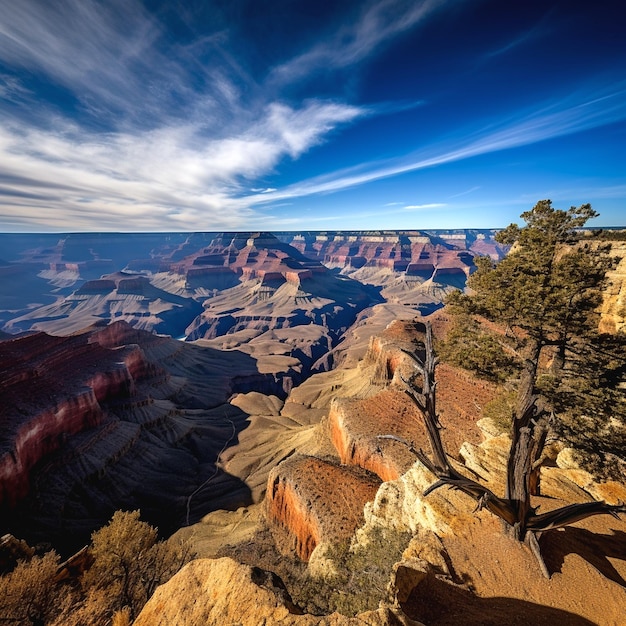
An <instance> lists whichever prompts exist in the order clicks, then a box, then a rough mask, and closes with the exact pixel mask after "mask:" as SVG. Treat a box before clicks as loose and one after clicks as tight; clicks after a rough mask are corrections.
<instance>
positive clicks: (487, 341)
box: [437, 314, 519, 383]
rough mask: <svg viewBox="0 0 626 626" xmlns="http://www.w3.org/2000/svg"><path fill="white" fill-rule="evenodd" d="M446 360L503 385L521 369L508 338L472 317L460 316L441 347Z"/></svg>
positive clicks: (440, 350)
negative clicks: (508, 345)
mask: <svg viewBox="0 0 626 626" xmlns="http://www.w3.org/2000/svg"><path fill="white" fill-rule="evenodd" d="M437 353H438V354H439V356H440V358H441V359H442V360H443V361H446V362H448V363H451V364H452V365H456V366H457V367H463V368H465V369H467V370H470V371H471V372H474V373H475V374H476V375H477V376H479V377H480V378H484V379H486V380H489V381H491V382H495V383H502V382H504V381H505V380H507V378H509V377H510V376H512V375H513V374H514V372H515V371H516V369H517V367H519V363H518V360H517V359H516V358H515V355H514V354H513V352H512V351H511V350H510V349H508V347H507V342H506V339H505V338H504V337H501V336H498V335H496V334H495V333H492V332H489V331H488V330H487V329H486V328H484V327H482V326H481V325H480V323H479V322H478V321H477V320H475V319H474V318H473V317H471V316H469V315H461V314H459V315H457V316H456V317H455V318H454V321H453V326H452V328H451V330H450V331H449V332H448V334H447V336H446V338H445V340H444V341H441V342H439V344H438V345H437Z"/></svg>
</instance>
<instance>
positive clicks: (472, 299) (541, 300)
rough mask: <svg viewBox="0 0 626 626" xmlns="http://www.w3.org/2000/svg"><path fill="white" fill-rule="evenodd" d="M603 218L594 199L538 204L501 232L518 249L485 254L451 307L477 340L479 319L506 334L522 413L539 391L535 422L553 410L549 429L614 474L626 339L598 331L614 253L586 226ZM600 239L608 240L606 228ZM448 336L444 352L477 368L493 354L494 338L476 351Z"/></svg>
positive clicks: (621, 437) (625, 419)
mask: <svg viewBox="0 0 626 626" xmlns="http://www.w3.org/2000/svg"><path fill="white" fill-rule="evenodd" d="M596 215H597V214H596V213H595V211H593V210H592V209H591V207H590V206H589V205H588V204H586V205H582V206H581V207H578V208H576V207H572V208H571V209H569V210H568V211H561V210H557V209H554V208H553V207H552V204H551V202H550V201H549V200H543V201H540V202H539V203H537V205H536V206H535V207H534V208H533V209H532V211H527V212H526V213H524V214H522V218H523V219H524V220H525V221H526V222H527V225H526V226H525V227H523V228H520V227H519V226H517V225H515V224H511V225H510V226H509V227H507V228H506V229H505V230H503V231H501V232H500V233H499V234H498V235H497V239H498V240H499V241H500V242H502V243H507V244H509V245H512V246H513V247H512V249H511V252H510V253H509V255H508V256H507V257H506V258H505V259H503V260H502V261H500V262H499V263H498V264H494V263H493V262H492V260H491V259H490V258H488V257H482V258H478V259H477V260H476V263H477V266H478V270H477V271H476V272H475V273H474V274H473V275H472V276H471V277H470V279H469V281H468V287H469V294H462V293H460V292H457V293H455V294H453V296H451V297H450V298H449V301H448V304H449V308H450V310H451V312H452V313H453V314H454V315H455V317H456V318H457V324H458V325H459V326H460V328H462V329H463V333H466V334H467V337H468V339H467V343H468V344H469V345H470V346H476V345H477V344H476V342H475V340H474V339H473V335H475V334H476V332H477V331H476V328H475V327H476V324H477V322H476V320H477V319H478V316H480V317H482V318H484V319H487V320H489V321H491V322H493V323H495V324H498V325H499V326H500V328H502V330H503V331H504V332H505V334H506V341H507V347H508V349H509V350H510V351H512V352H513V353H514V354H515V355H516V358H515V359H511V360H510V361H509V362H508V366H509V368H508V369H505V370H504V373H503V376H502V377H501V378H504V377H506V376H511V374H513V378H514V379H516V380H517V390H518V397H517V407H516V414H517V416H518V418H519V416H520V415H521V413H522V411H523V406H522V405H523V404H524V403H526V404H527V405H528V406H530V405H529V403H530V402H531V400H532V399H533V398H535V399H536V402H534V404H533V406H534V407H535V408H534V409H533V416H532V422H530V423H529V425H528V426H529V427H531V428H534V426H533V424H540V423H541V424H543V425H546V424H547V420H546V419H545V418H547V417H548V416H549V415H554V416H555V417H556V419H553V420H551V422H550V427H551V428H552V429H554V430H555V431H556V432H557V433H558V434H559V435H560V436H561V437H562V438H564V439H565V440H566V441H567V442H568V443H569V444H570V445H572V446H575V447H578V448H580V449H582V450H584V451H585V452H586V453H587V454H585V455H584V456H583V458H588V459H589V460H590V462H589V463H587V467H588V469H591V470H594V471H595V472H596V473H597V474H598V473H599V475H600V476H606V475H608V474H610V472H611V469H610V465H611V463H609V462H605V461H606V460H607V459H610V458H612V456H611V455H613V456H615V455H618V456H619V455H623V451H624V449H625V448H624V442H625V438H626V401H625V398H624V393H623V391H622V390H620V387H619V386H620V383H621V382H622V381H623V378H624V374H625V372H624V369H625V368H624V365H623V354H624V348H625V346H626V336H625V335H624V334H620V335H617V336H609V335H602V334H600V333H599V332H598V330H597V329H598V322H599V312H598V307H599V305H600V303H601V302H602V293H603V289H604V287H605V282H606V273H607V271H608V270H610V269H611V268H613V267H614V266H615V264H616V260H615V259H614V258H612V257H611V256H610V244H605V245H603V244H597V245H590V244H589V243H588V240H589V239H590V237H589V236H588V235H587V234H585V232H584V231H581V230H580V228H581V227H582V226H583V225H584V224H585V222H586V221H587V220H588V219H590V218H592V217H595V216H596ZM595 238H600V239H602V237H600V234H599V233H596V234H595ZM609 238H610V237H609ZM468 318H469V319H471V320H473V321H472V322H468V321H467V319H468ZM452 336H453V338H454V336H455V335H454V333H453V335H452ZM461 337H462V335H461ZM448 343H450V344H451V346H452V347H453V348H454V350H452V349H451V348H450V347H448V346H447V345H445V344H444V350H443V353H442V356H443V358H450V357H449V356H448V355H449V353H450V352H451V351H452V353H453V359H454V362H455V363H456V364H458V365H462V366H463V367H466V368H467V369H470V370H473V371H475V372H477V373H478V374H479V375H480V374H481V370H484V369H485V367H484V363H487V362H488V361H489V359H493V356H492V352H490V348H489V344H487V345H486V346H485V347H484V348H483V347H482V346H477V347H476V350H477V351H478V356H476V355H475V354H474V353H471V352H470V351H471V347H467V346H465V344H464V342H463V339H462V338H457V339H456V341H454V340H452V341H450V342H448ZM457 344H458V346H457ZM455 346H457V347H455ZM446 349H447V351H446ZM468 352H470V353H469V354H468ZM494 362H495V361H494ZM520 419H521V418H520ZM526 426H527V425H526V424H524V425H518V428H522V427H526Z"/></svg>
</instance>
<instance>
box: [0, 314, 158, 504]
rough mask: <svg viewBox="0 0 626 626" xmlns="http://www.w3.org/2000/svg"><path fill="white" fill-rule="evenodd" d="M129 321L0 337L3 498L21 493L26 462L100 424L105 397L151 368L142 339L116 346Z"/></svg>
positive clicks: (11, 500) (124, 393) (124, 392)
mask: <svg viewBox="0 0 626 626" xmlns="http://www.w3.org/2000/svg"><path fill="white" fill-rule="evenodd" d="M126 327H127V325H126V324H123V323H122V322H119V323H117V324H115V325H113V326H112V327H110V328H109V329H107V330H105V331H98V330H95V331H94V332H93V334H90V333H85V334H82V335H74V336H70V337H52V336H49V335H45V334H44V333H37V334H34V335H30V336H27V337H22V338H18V339H13V340H10V341H4V342H2V343H0V398H1V400H0V433H1V438H0V503H4V504H7V505H8V506H9V507H11V506H13V505H14V504H15V503H16V502H17V501H18V500H19V499H20V498H22V497H24V496H25V495H26V493H27V492H28V489H29V479H28V475H29V472H30V470H31V469H32V468H33V467H34V466H35V465H36V464H37V463H38V462H39V461H40V460H41V459H42V458H44V457H45V456H46V455H48V454H50V453H51V452H53V451H55V450H57V449H58V448H59V447H60V446H61V444H62V442H63V441H64V440H65V438H67V437H68V436H71V435H73V434H76V433H78V432H81V431H83V430H85V429H88V428H91V427H94V426H97V425H98V424H101V423H102V422H103V421H104V419H105V418H106V416H105V414H104V412H103V410H102V407H101V403H102V402H103V401H105V400H107V399H109V398H120V397H122V398H123V397H128V396H129V395H130V394H131V393H132V392H133V390H134V385H135V381H136V380H138V379H139V378H141V377H143V376H145V375H147V374H149V373H150V374H151V373H154V372H155V366H154V365H152V364H150V363H148V362H147V361H146V359H145V357H144V354H143V351H142V350H141V349H140V348H139V346H137V345H135V344H131V345H128V346H124V347H119V348H118V347H115V343H114V341H113V338H114V336H115V335H116V334H117V335H118V336H119V337H120V338H127V337H128V332H127V331H126V330H125V328H126ZM99 332H100V333H102V334H101V337H102V339H103V342H104V343H109V347H106V346H103V345H102V344H101V343H99V342H98V341H97V337H98V333H99ZM117 345H119V344H117Z"/></svg>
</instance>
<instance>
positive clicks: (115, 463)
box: [0, 322, 291, 549]
mask: <svg viewBox="0 0 626 626" xmlns="http://www.w3.org/2000/svg"><path fill="white" fill-rule="evenodd" d="M266 365H267V364H266ZM274 365H275V366H276V367H275V368H274V369H273V370H270V369H268V370H267V371H265V372H260V371H259V369H258V367H257V363H256V361H255V360H254V359H252V358H251V357H249V356H248V355H245V354H243V353H241V352H237V351H230V352H228V353H222V352H219V351H217V350H214V349H210V348H200V347H197V346H192V345H189V344H185V343H182V342H179V341H175V340H173V339H170V338H166V337H159V336H156V335H153V334H151V333H146V332H145V331H141V330H138V329H133V328H132V327H130V326H129V325H128V324H126V323H124V322H117V323H114V324H111V325H109V326H94V327H92V328H90V329H88V330H86V331H85V332H82V333H79V334H76V335H72V336H69V337H52V336H49V335H45V334H43V333H38V334H34V335H30V336H26V337H22V338H17V339H12V340H8V341H3V342H0V369H2V372H3V377H2V380H1V382H0V407H1V418H2V431H1V432H2V441H1V453H2V456H1V458H0V468H1V474H0V506H1V507H2V512H3V515H2V520H3V521H2V524H3V528H2V530H3V531H12V532H14V534H17V535H19V536H20V537H24V538H27V539H29V540H30V541H33V542H36V541H39V540H45V541H51V542H53V543H54V544H55V545H57V547H59V548H60V549H70V548H72V547H73V546H76V544H78V543H80V542H82V541H85V540H86V539H87V538H88V537H89V534H90V533H91V532H92V530H93V529H94V528H96V527H98V526H100V525H102V524H103V523H104V522H105V521H106V520H107V519H108V518H109V517H110V515H111V513H112V512H113V511H114V510H116V509H118V508H125V509H127V508H140V509H141V510H142V513H143V515H144V516H145V517H146V519H149V520H150V521H152V523H155V524H157V525H158V526H159V527H160V528H161V530H162V531H164V532H168V531H172V530H174V529H175V528H177V527H179V526H180V525H181V524H183V523H184V522H185V521H186V519H189V520H190V521H193V520H195V519H197V518H198V516H200V515H202V514H204V513H206V512H207V511H210V510H213V509H215V508H227V507H231V506H238V505H242V504H246V503H248V502H250V501H251V495H250V489H249V488H248V487H247V486H246V485H245V483H243V482H242V481H241V480H240V479H239V478H237V477H234V476H231V475H229V474H227V473H226V472H224V471H223V470H221V469H219V468H218V467H217V465H216V462H217V459H218V455H219V453H220V451H222V450H223V449H224V448H225V447H226V446H228V445H234V444H235V443H236V442H237V434H238V433H239V432H240V431H241V430H243V429H245V428H246V427H247V426H248V422H247V417H248V414H247V413H245V412H244V411H242V410H241V409H239V408H238V407H236V406H235V405H230V404H227V400H228V398H229V397H230V396H231V395H232V394H233V393H237V392H240V391H246V390H248V389H249V388H250V387H255V388H259V389H265V390H266V391H267V392H268V393H277V392H278V393H280V394H283V393H284V392H283V388H284V387H285V386H287V387H289V386H291V383H289V384H286V383H285V382H284V379H287V380H291V379H290V375H291V374H290V370H289V369H288V368H287V369H281V368H280V365H281V364H280V363H278V364H277V363H275V364H274ZM209 478H210V479H211V480H210V481H209V482H207V481H208V479H209ZM205 482H206V485H205Z"/></svg>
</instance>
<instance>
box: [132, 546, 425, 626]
mask: <svg viewBox="0 0 626 626" xmlns="http://www.w3.org/2000/svg"><path fill="white" fill-rule="evenodd" d="M235 599H236V600H235ZM134 624H135V626H170V625H171V624H177V625H178V626H200V624H202V626H225V625H227V624H241V626H258V625H259V624H268V625H270V624H284V625H285V626H357V625H358V626H360V625H362V624H368V625H369V626H392V625H393V626H419V622H416V621H413V620H410V619H408V618H407V617H406V616H404V615H402V613H401V612H400V611H398V610H396V609H392V608H381V609H379V610H377V611H369V612H367V613H361V614H359V615H357V616H356V617H346V616H344V615H340V614H339V613H333V614H332V615H327V616H315V615H303V614H302V612H301V611H299V610H298V609H297V608H296V607H295V606H294V605H293V603H292V602H291V599H290V598H289V594H288V593H287V592H286V590H285V588H284V585H282V582H281V581H280V579H278V578H277V577H276V576H274V575H273V574H271V573H269V572H265V571H263V570H261V569H259V568H256V567H250V566H247V565H240V564H238V563H236V562H235V561H233V560H232V559H229V558H222V559H215V560H211V559H200V560H196V561H192V562H191V563H189V564H188V565H186V566H185V567H184V568H183V569H182V570H181V571H180V572H178V574H176V575H175V576H174V577H173V578H172V579H171V580H170V581H169V582H167V583H166V584H165V585H163V586H161V587H159V588H158V589H157V590H156V592H155V594H154V595H153V596H152V598H151V599H150V600H149V601H148V603H147V604H146V606H145V607H144V608H143V610H142V611H141V613H140V614H139V616H138V617H137V619H136V620H135V622H134Z"/></svg>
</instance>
